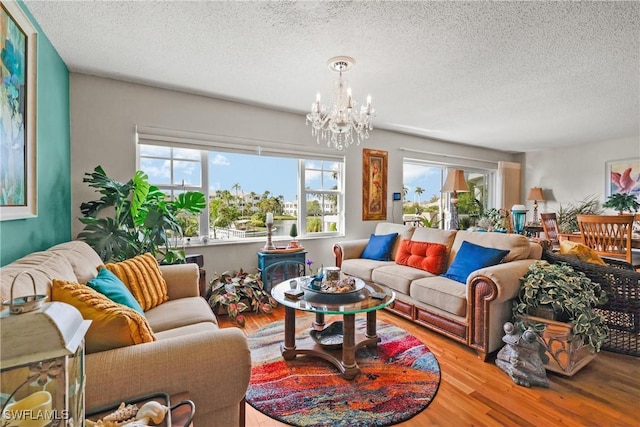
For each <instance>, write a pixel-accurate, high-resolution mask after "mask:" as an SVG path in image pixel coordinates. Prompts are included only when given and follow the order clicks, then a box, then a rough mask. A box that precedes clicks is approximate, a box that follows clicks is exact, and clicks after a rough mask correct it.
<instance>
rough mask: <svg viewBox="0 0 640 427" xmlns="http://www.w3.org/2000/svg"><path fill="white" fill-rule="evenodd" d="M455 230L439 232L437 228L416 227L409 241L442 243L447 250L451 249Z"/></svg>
mask: <svg viewBox="0 0 640 427" xmlns="http://www.w3.org/2000/svg"><path fill="white" fill-rule="evenodd" d="M456 233H457V231H456V230H441V229H439V228H429V227H418V228H416V231H414V232H413V236H411V240H415V241H417V242H432V243H442V244H443V245H445V246H446V247H447V250H449V249H451V246H452V245H453V240H454V239H455V237H456Z"/></svg>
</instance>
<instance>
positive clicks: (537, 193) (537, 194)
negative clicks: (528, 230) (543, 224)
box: [527, 187, 544, 224]
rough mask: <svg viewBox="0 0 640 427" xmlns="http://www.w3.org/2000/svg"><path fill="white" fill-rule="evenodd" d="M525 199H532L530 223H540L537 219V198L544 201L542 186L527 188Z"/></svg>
mask: <svg viewBox="0 0 640 427" xmlns="http://www.w3.org/2000/svg"><path fill="white" fill-rule="evenodd" d="M527 200H533V223H532V224H540V221H538V200H540V201H544V194H542V188H540V187H533V188H531V190H529V195H528V196H527Z"/></svg>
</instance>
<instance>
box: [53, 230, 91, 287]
mask: <svg viewBox="0 0 640 427" xmlns="http://www.w3.org/2000/svg"><path fill="white" fill-rule="evenodd" d="M47 252H55V253H57V254H60V255H62V256H64V257H65V258H66V259H67V260H68V261H69V262H70V263H71V266H72V267H73V271H74V273H75V275H76V278H77V279H78V280H77V281H78V283H87V282H88V281H89V280H91V279H93V278H94V277H96V275H97V274H98V266H99V265H102V263H103V261H102V259H100V256H99V255H98V253H97V252H96V251H95V250H94V249H93V248H92V247H91V246H89V245H88V244H87V243H86V242H83V241H82V240H72V241H70V242H64V243H60V244H58V245H55V246H53V247H51V248H49V249H48V250H47Z"/></svg>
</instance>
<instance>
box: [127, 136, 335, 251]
mask: <svg viewBox="0 0 640 427" xmlns="http://www.w3.org/2000/svg"><path fill="white" fill-rule="evenodd" d="M138 147H139V151H138V153H139V156H138V157H139V168H140V169H141V170H143V171H144V172H146V173H147V175H149V181H150V183H151V184H152V185H156V186H157V187H158V188H160V189H161V190H162V191H164V192H165V193H166V194H167V196H168V197H174V196H175V195H176V194H179V193H180V192H183V191H201V192H203V193H204V194H205V197H206V198H207V200H208V201H209V203H208V206H207V211H206V212H205V213H203V214H202V215H201V216H200V218H199V221H198V219H197V218H195V217H193V216H191V217H190V216H188V215H182V216H181V217H180V220H181V225H182V227H183V231H184V234H185V237H189V236H198V237H200V236H207V237H208V239H209V240H214V241H215V240H246V239H260V240H261V239H264V237H265V236H266V227H265V225H264V220H265V218H266V213H267V212H273V214H274V219H275V221H274V230H273V235H274V237H275V238H277V236H283V237H284V236H289V232H290V230H291V225H292V224H294V223H295V224H296V226H297V229H298V238H300V237H304V236H305V235H306V236H309V235H316V236H317V235H320V234H324V233H330V234H331V233H338V232H342V231H343V230H342V229H343V226H342V224H343V222H344V221H343V216H342V214H341V213H340V212H341V206H342V204H343V200H344V195H343V184H342V182H343V177H344V173H343V168H344V159H343V158H340V159H330V160H329V159H323V158H314V156H313V155H306V156H304V158H298V157H297V156H296V157H294V155H293V154H290V153H282V154H281V155H277V153H265V152H264V150H263V151H262V152H260V153H257V154H249V153H246V152H234V151H233V150H225V151H222V150H215V149H202V148H197V147H196V148H183V147H175V146H168V145H152V144H147V143H139V144H138ZM206 148H209V147H206ZM254 150H255V149H254ZM241 151H248V150H241ZM259 151H260V150H259ZM300 200H302V201H304V203H299V201H300Z"/></svg>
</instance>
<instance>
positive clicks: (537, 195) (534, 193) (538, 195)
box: [527, 187, 544, 200]
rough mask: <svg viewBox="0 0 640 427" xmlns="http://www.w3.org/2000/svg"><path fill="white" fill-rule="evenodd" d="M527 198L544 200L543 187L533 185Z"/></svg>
mask: <svg viewBox="0 0 640 427" xmlns="http://www.w3.org/2000/svg"><path fill="white" fill-rule="evenodd" d="M527 200H544V194H542V188H540V187H533V188H531V190H529V195H528V196H527Z"/></svg>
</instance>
